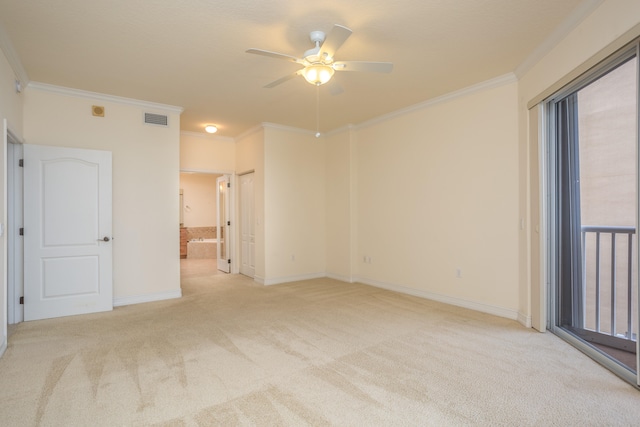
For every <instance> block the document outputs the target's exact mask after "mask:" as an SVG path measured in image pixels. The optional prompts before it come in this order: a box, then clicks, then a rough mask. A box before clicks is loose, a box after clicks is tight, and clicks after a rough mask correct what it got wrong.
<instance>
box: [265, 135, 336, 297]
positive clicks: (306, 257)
mask: <svg viewBox="0 0 640 427" xmlns="http://www.w3.org/2000/svg"><path fill="white" fill-rule="evenodd" d="M264 134H265V138H264V159H265V163H264V164H265V177H264V211H265V213H264V224H265V241H264V242H265V283H267V284H273V283H280V282H285V281H290V280H294V279H303V278H310V277H323V276H324V275H325V268H326V267H325V257H326V251H325V247H326V246H325V242H326V224H325V217H326V211H325V144H324V140H323V139H322V138H316V137H315V136H314V134H313V133H311V132H303V131H294V130H288V129H283V128H280V127H275V126H267V127H265V131H264Z"/></svg>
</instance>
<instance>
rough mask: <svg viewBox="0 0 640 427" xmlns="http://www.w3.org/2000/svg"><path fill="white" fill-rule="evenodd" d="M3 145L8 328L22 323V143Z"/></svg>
mask: <svg viewBox="0 0 640 427" xmlns="http://www.w3.org/2000/svg"><path fill="white" fill-rule="evenodd" d="M9 142H10V143H9V144H7V164H6V171H7V175H6V176H7V188H6V192H7V199H6V209H7V227H6V233H7V264H6V266H7V282H8V283H7V286H8V289H7V293H8V298H7V304H8V307H7V308H8V313H7V314H8V322H9V324H10V325H12V324H15V323H20V322H22V321H24V305H22V304H20V297H21V296H23V295H24V241H23V239H22V237H20V229H21V228H22V226H23V224H24V212H23V198H24V194H23V177H22V168H21V167H20V166H18V161H19V160H20V159H22V143H21V142H20V141H19V140H18V139H17V138H15V137H13V138H10V139H9Z"/></svg>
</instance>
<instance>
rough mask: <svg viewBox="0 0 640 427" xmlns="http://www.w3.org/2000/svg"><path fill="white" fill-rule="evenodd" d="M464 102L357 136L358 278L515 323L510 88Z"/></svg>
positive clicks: (514, 127) (440, 105) (510, 81)
mask: <svg viewBox="0 0 640 427" xmlns="http://www.w3.org/2000/svg"><path fill="white" fill-rule="evenodd" d="M467 92H468V93H462V94H460V95H459V96H455V97H451V99H446V100H443V101H442V102H434V103H429V104H427V105H425V106H424V107H423V108H419V109H415V110H413V111H408V112H406V113H403V114H400V115H398V116H396V117H393V118H390V119H388V120H383V121H380V122H378V123H374V124H370V125H368V126H365V127H363V128H361V129H358V131H357V159H358V165H357V169H358V173H357V222H356V224H357V227H358V230H357V238H358V240H357V241H358V248H357V255H356V261H357V265H358V275H359V277H360V279H361V280H362V281H364V282H365V283H371V284H376V285H378V286H383V287H389V288H395V289H399V290H402V291H405V292H409V293H413V294H416V295H421V296H426V297H430V298H434V299H440V300H443V301H446V302H451V303H454V304H458V305H463V306H468V307H471V308H476V309H479V310H482V311H487V312H491V313H495V314H499V315H502V316H505V317H511V318H517V316H518V287H517V281H518V257H517V250H516V248H517V244H518V240H517V239H518V217H517V215H518V186H517V183H518V181H517V180H518V169H517V164H518V144H517V142H518V139H517V138H518V122H517V83H516V81H515V78H508V76H507V78H505V79H504V82H503V83H496V86H495V87H492V86H491V85H489V87H484V88H483V87H479V88H478V89H477V90H469V91H467ZM330 251H331V249H330ZM365 257H366V259H367V260H369V259H370V262H365V261H364V259H365ZM458 268H460V269H461V270H462V277H461V278H457V277H456V269H458Z"/></svg>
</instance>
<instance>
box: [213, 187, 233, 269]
mask: <svg viewBox="0 0 640 427" xmlns="http://www.w3.org/2000/svg"><path fill="white" fill-rule="evenodd" d="M216 185H217V189H216V195H217V202H218V215H217V220H216V225H217V227H218V228H217V233H216V236H217V238H218V270H220V271H224V272H225V273H229V272H230V271H231V257H230V255H229V238H230V237H231V234H230V233H229V228H230V221H231V219H230V218H229V188H230V186H231V184H230V181H229V175H222V176H220V177H218V179H216Z"/></svg>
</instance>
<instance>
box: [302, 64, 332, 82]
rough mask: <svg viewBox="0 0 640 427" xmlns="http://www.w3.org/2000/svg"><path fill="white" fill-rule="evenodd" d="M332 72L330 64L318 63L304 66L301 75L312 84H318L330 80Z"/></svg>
mask: <svg viewBox="0 0 640 427" xmlns="http://www.w3.org/2000/svg"><path fill="white" fill-rule="evenodd" d="M334 72H335V71H334V69H333V68H331V67H330V66H328V65H325V64H322V63H319V64H311V65H308V66H306V67H305V68H304V69H303V70H302V76H303V77H304V78H305V80H306V81H308V82H309V83H311V84H312V85H316V86H320V85H323V84H325V83H327V82H328V81H329V80H331V77H333V73H334Z"/></svg>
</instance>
